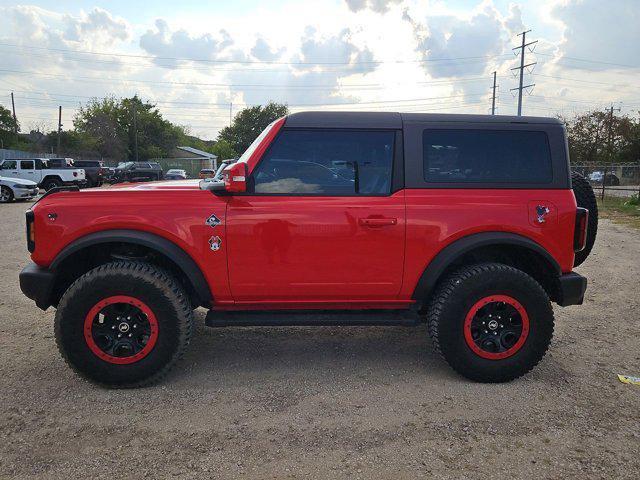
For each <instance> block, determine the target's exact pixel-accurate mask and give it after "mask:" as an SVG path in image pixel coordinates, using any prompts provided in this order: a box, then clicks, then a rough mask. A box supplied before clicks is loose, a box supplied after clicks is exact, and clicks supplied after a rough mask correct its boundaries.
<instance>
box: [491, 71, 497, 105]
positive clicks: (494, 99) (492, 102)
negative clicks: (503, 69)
mask: <svg viewBox="0 0 640 480" xmlns="http://www.w3.org/2000/svg"><path fill="white" fill-rule="evenodd" d="M496 88H497V87H496V72H493V87H491V89H492V90H493V95H491V115H495V114H496Z"/></svg>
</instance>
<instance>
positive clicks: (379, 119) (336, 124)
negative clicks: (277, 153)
mask: <svg viewBox="0 0 640 480" xmlns="http://www.w3.org/2000/svg"><path fill="white" fill-rule="evenodd" d="M405 122H406V123H415V122H424V123H499V124H507V123H515V124H523V123H524V124H540V123H543V124H555V125H561V124H562V122H561V121H560V120H559V119H557V118H549V117H516V116H513V115H468V114H458V113H456V114H453V113H400V112H318V111H315V112H297V113H292V114H291V115H288V116H287V119H286V121H285V125H286V126H287V127H298V128H393V129H399V128H402V124H403V123H405Z"/></svg>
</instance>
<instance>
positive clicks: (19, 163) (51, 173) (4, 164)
mask: <svg viewBox="0 0 640 480" xmlns="http://www.w3.org/2000/svg"><path fill="white" fill-rule="evenodd" d="M0 176H2V177H10V178H22V179H25V180H31V181H33V182H36V183H37V184H38V186H39V187H40V188H44V189H45V190H47V191H49V190H51V189H52V188H55V187H61V186H63V185H77V186H79V187H82V186H84V185H85V184H86V183H87V181H86V178H85V173H84V170H83V169H82V168H72V167H66V168H50V167H49V164H48V163H47V159H46V158H18V159H7V160H2V161H1V162H0Z"/></svg>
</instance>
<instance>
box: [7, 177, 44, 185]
mask: <svg viewBox="0 0 640 480" xmlns="http://www.w3.org/2000/svg"><path fill="white" fill-rule="evenodd" d="M0 182H7V183H17V184H19V185H28V186H30V187H35V186H36V185H38V184H37V183H36V182H32V181H31V180H23V179H22V178H12V177H0Z"/></svg>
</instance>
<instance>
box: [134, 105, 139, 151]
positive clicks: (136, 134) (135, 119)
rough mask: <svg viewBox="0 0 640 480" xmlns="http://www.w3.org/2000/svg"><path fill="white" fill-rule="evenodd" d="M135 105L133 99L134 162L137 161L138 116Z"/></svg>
mask: <svg viewBox="0 0 640 480" xmlns="http://www.w3.org/2000/svg"><path fill="white" fill-rule="evenodd" d="M137 110H138V109H137V105H136V102H135V98H134V101H133V132H134V135H133V145H134V151H135V156H136V162H137V161H138V114H137Z"/></svg>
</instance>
